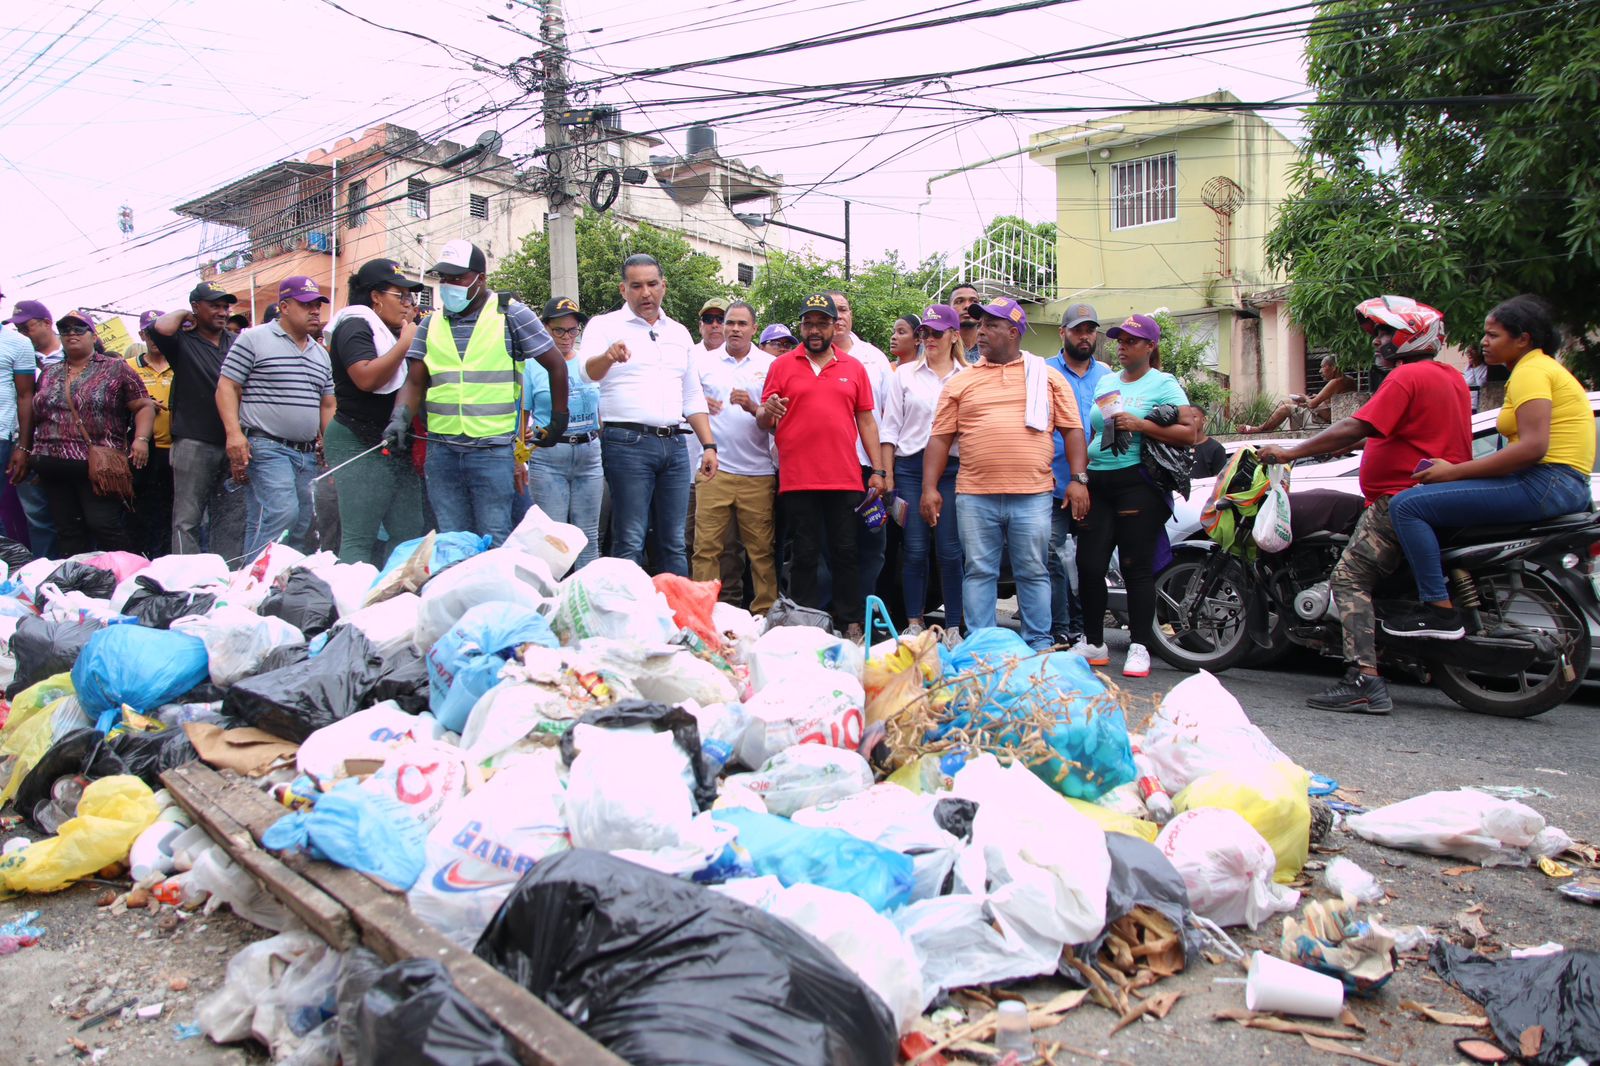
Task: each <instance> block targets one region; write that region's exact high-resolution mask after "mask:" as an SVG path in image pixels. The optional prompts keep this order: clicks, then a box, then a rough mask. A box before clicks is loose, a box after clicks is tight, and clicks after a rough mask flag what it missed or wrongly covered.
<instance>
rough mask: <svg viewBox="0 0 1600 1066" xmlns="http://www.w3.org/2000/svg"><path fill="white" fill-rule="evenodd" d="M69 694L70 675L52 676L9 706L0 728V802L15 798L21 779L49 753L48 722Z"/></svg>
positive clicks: (49, 726) (32, 687)
mask: <svg viewBox="0 0 1600 1066" xmlns="http://www.w3.org/2000/svg"><path fill="white" fill-rule="evenodd" d="M72 694H73V688H72V675H71V674H56V675H55V676H54V677H47V678H45V679H44V680H43V681H40V682H39V683H38V684H34V685H29V686H28V687H27V688H25V689H23V690H22V691H21V692H19V693H18V694H17V698H16V700H15V701H14V702H13V703H12V704H11V717H10V718H8V719H6V726H5V728H4V729H0V777H4V778H5V781H4V782H3V783H0V803H7V802H9V801H10V799H11V797H12V796H14V795H16V792H17V789H18V788H20V787H21V785H22V779H23V778H24V777H27V776H28V771H29V770H32V769H33V766H34V764H35V763H37V762H38V761H39V760H40V759H42V758H44V753H45V752H47V751H49V750H50V741H51V738H52V736H53V730H52V727H51V719H53V718H54V717H55V712H56V709H57V708H59V707H60V706H61V701H62V700H64V699H66V698H67V697H68V696H70V695H72Z"/></svg>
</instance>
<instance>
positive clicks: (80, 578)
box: [34, 559, 117, 607]
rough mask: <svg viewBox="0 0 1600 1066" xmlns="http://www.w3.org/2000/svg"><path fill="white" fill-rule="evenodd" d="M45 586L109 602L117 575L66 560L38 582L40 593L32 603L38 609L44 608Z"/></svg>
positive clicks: (115, 587)
mask: <svg viewBox="0 0 1600 1066" xmlns="http://www.w3.org/2000/svg"><path fill="white" fill-rule="evenodd" d="M46 585H54V586H55V587H56V588H58V589H60V590H61V591H62V592H81V593H83V594H84V595H85V596H93V597H94V598H95V599H97V600H109V599H110V598H111V594H112V593H113V592H115V591H117V575H116V574H113V573H112V572H111V571H110V570H102V569H100V568H99V567H98V566H90V565H89V564H88V563H79V562H74V561H73V560H71V559H68V560H67V561H66V562H64V563H62V564H61V565H60V566H58V567H56V568H55V569H54V570H52V571H50V576H49V577H47V578H45V579H44V580H43V581H41V582H39V589H40V591H39V592H38V594H36V595H35V596H34V602H35V603H36V604H38V605H39V606H40V607H43V606H44V591H43V590H44V587H45V586H46Z"/></svg>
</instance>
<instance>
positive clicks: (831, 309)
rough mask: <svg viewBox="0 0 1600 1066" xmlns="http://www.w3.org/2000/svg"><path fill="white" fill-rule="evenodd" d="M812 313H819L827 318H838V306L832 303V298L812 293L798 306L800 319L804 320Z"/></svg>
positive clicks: (825, 294)
mask: <svg viewBox="0 0 1600 1066" xmlns="http://www.w3.org/2000/svg"><path fill="white" fill-rule="evenodd" d="M812 311H820V312H822V313H823V314H825V315H827V316H828V317H829V318H832V319H837V318H838V317H839V305H838V304H836V303H834V302H833V297H832V296H831V295H830V294H828V293H825V292H814V293H812V294H811V295H810V296H807V297H806V298H805V302H803V303H802V304H801V305H800V317H801V318H804V317H805V316H806V315H807V314H809V313H810V312H812Z"/></svg>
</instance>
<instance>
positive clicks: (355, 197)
mask: <svg viewBox="0 0 1600 1066" xmlns="http://www.w3.org/2000/svg"><path fill="white" fill-rule="evenodd" d="M345 216H346V220H347V221H346V222H345V225H347V226H349V227H350V228H351V229H355V228H356V227H357V226H360V225H362V224H363V223H365V222H366V221H367V179H366V178H357V179H356V180H355V181H352V182H351V183H350V188H348V189H347V190H345Z"/></svg>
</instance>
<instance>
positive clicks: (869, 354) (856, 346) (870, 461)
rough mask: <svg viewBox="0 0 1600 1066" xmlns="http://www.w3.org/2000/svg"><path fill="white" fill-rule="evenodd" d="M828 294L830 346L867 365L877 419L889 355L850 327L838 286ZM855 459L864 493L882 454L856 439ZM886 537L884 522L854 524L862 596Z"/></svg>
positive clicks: (870, 587) (878, 568)
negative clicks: (832, 311)
mask: <svg viewBox="0 0 1600 1066" xmlns="http://www.w3.org/2000/svg"><path fill="white" fill-rule="evenodd" d="M828 295H830V296H832V297H833V302H834V305H835V306H837V307H838V309H839V323H838V326H837V327H836V328H835V329H834V332H833V346H834V347H835V348H838V349H839V350H840V351H842V352H844V353H845V354H846V355H848V356H850V357H851V358H852V359H854V360H855V361H856V362H858V363H860V364H861V365H862V366H864V367H866V368H867V380H868V381H869V382H871V383H872V396H873V402H874V404H875V406H874V407H873V410H872V417H873V420H874V421H875V422H876V421H878V418H879V415H880V414H881V413H882V410H883V396H884V393H885V391H886V390H887V389H888V388H889V381H890V379H891V378H893V376H894V367H893V366H891V365H890V364H889V357H888V356H887V355H884V354H883V352H882V350H881V349H879V348H877V347H876V346H874V345H872V344H869V343H868V342H867V341H864V340H862V339H861V338H860V337H858V336H856V335H855V332H854V331H853V329H852V327H853V326H854V325H855V315H854V314H853V313H852V312H851V310H850V298H849V297H848V296H846V295H845V294H844V293H842V292H840V291H839V290H838V289H833V290H831V291H830V292H829V294H828ZM878 428H879V432H880V433H881V432H882V429H883V427H882V424H881V423H880V424H879V427H878ZM856 459H857V460H858V461H859V462H860V463H861V486H862V491H863V492H864V491H866V484H867V479H868V478H870V477H871V476H872V468H873V467H875V466H877V465H878V463H879V462H880V461H881V460H882V457H881V456H871V457H868V455H867V453H866V451H865V450H864V449H863V448H862V447H861V443H860V442H859V441H857V442H856ZM888 537H889V524H888V523H887V522H885V523H884V524H883V525H881V526H879V527H878V528H877V529H871V528H869V527H868V526H867V524H866V523H865V522H859V523H857V528H856V567H857V573H858V574H859V575H860V581H861V594H862V595H863V596H871V595H872V594H873V592H875V591H876V590H877V587H878V575H879V574H880V573H882V572H883V553H884V549H885V546H886V544H887V543H888Z"/></svg>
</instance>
